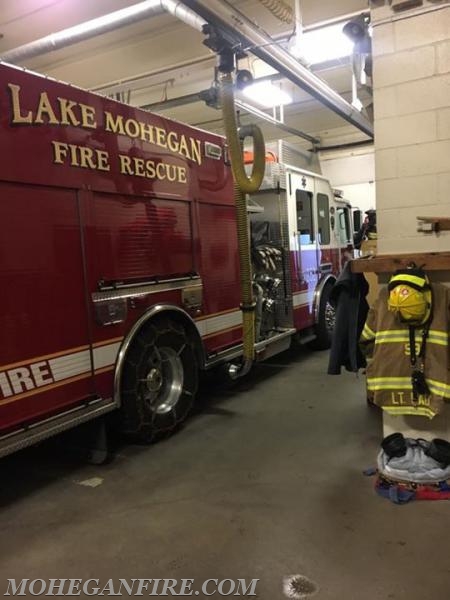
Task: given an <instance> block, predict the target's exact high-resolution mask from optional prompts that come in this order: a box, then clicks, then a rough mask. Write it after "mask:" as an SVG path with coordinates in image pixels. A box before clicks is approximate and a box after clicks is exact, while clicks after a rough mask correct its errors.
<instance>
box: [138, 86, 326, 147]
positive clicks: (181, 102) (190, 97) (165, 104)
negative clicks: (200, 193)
mask: <svg viewBox="0 0 450 600" xmlns="http://www.w3.org/2000/svg"><path fill="white" fill-rule="evenodd" d="M261 79H264V78H261ZM208 91H209V90H204V91H203V92H195V93H193V94H186V95H185V96H179V97H178V98H171V99H169V100H164V101H162V102H153V103H152V104H145V105H143V106H140V108H142V109H144V110H149V111H151V112H158V111H161V110H167V109H169V108H178V107H180V106H186V105H188V104H193V103H195V102H204V98H203V97H202V94H204V93H205V92H208ZM234 102H235V105H236V106H237V107H238V108H240V109H241V110H244V111H245V112H247V113H250V114H252V115H255V116H256V117H258V118H259V119H261V120H262V121H266V122H267V123H270V124H271V125H274V127H276V128H277V129H280V130H281V131H284V132H286V133H290V134H291V135H295V136H297V137H299V138H302V139H304V140H307V141H308V142H310V143H311V144H313V145H314V146H317V145H318V144H320V140H319V139H318V138H316V137H314V136H312V135H309V133H305V132H304V131H301V130H300V129H297V128H295V127H291V126H289V125H286V123H283V122H282V121H279V120H278V119H275V118H274V117H271V116H270V115H268V114H267V113H265V112H264V111H263V110H260V109H259V108H256V106H252V105H250V104H247V102H243V101H242V100H235V101H234Z"/></svg>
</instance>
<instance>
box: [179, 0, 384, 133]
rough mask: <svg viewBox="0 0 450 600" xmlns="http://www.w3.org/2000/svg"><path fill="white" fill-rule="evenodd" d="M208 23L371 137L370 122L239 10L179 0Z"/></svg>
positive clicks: (216, 2) (216, 0) (214, 1)
mask: <svg viewBox="0 0 450 600" xmlns="http://www.w3.org/2000/svg"><path fill="white" fill-rule="evenodd" d="M181 1H182V2H183V4H185V5H186V6H188V7H189V8H191V9H192V10H194V11H195V12H196V13H197V14H198V15H200V16H201V17H202V18H204V19H205V20H206V21H208V23H210V24H211V25H213V26H215V27H217V28H219V29H220V30H221V31H222V32H224V33H225V34H226V35H228V36H230V37H231V38H233V39H234V40H235V42H236V45H237V46H238V45H241V46H242V47H243V48H244V49H247V48H248V49H249V50H250V51H251V52H252V53H253V54H254V55H255V56H257V57H258V58H261V59H262V60H263V61H264V62H266V63H267V64H269V65H270V66H271V67H273V68H274V69H276V70H277V71H278V72H279V73H281V74H282V75H284V77H286V78H287V79H289V80H290V81H292V82H293V83H294V84H295V85H297V86H299V87H301V88H302V89H304V90H305V91H306V92H308V93H309V94H311V95H312V96H314V97H315V98H316V99H317V100H319V101H320V102H321V103H322V104H324V105H325V106H328V108H330V109H331V110H333V111H334V112H335V113H337V114H338V115H340V116H341V117H342V118H344V119H345V120H346V121H348V122H349V123H351V124H352V125H354V126H355V127H357V128H358V129H360V130H361V131H363V132H364V133H365V134H366V135H368V136H369V137H373V125H372V123H371V122H370V121H369V120H368V119H367V118H366V117H365V116H364V115H363V114H361V113H360V112H359V111H357V110H356V109H355V108H354V107H353V106H352V105H351V104H350V103H349V102H347V100H345V99H344V98H342V96H340V95H339V94H338V93H337V92H335V91H334V90H333V89H332V88H330V87H329V86H328V85H327V84H326V83H325V82H324V81H322V79H320V78H319V77H317V75H314V73H312V72H311V71H310V70H309V69H308V68H306V67H304V66H303V65H302V64H301V63H300V62H299V61H298V60H297V59H296V58H295V57H294V56H292V55H291V54H289V52H287V51H286V50H284V49H283V48H281V47H280V46H279V45H278V44H277V43H276V42H275V40H273V39H272V38H271V37H270V36H269V35H268V34H267V33H265V32H264V31H263V30H262V29H260V28H259V27H258V26H257V25H255V24H254V23H253V22H252V21H250V19H248V18H247V17H245V16H244V15H243V14H242V13H240V12H238V11H236V10H235V9H234V8H233V7H232V6H230V5H228V4H226V5H225V4H224V3H222V2H221V1H220V0H207V1H206V0H181Z"/></svg>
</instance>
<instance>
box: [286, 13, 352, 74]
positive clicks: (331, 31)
mask: <svg viewBox="0 0 450 600" xmlns="http://www.w3.org/2000/svg"><path fill="white" fill-rule="evenodd" d="M343 27H344V24H343V23H337V24H336V25H329V26H328V27H321V28H320V29H314V30H313V31H305V32H304V33H302V35H301V36H300V40H299V42H300V43H299V47H298V48H297V49H296V50H297V52H298V53H299V54H300V56H301V57H302V58H303V59H304V60H305V61H306V62H307V63H309V64H311V65H315V64H317V63H321V62H326V61H328V60H334V59H338V58H344V57H345V56H350V55H351V54H352V53H353V42H351V41H350V40H349V39H348V37H347V36H346V35H345V34H344V32H343V31H342V30H343Z"/></svg>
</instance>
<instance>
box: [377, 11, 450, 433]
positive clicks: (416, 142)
mask: <svg viewBox="0 0 450 600" xmlns="http://www.w3.org/2000/svg"><path fill="white" fill-rule="evenodd" d="M380 4H382V5H381V6H380ZM372 24H373V52H374V105H375V168H376V186H377V220H378V238H379V239H378V252H379V254H395V253H398V254H401V253H408V252H420V251H424V252H429V251H437V252H439V251H441V252H443V251H449V250H450V234H449V233H448V232H443V233H442V234H439V236H436V235H434V234H430V235H425V234H423V233H418V232H417V221H416V217H417V216H419V215H423V214H426V215H429V216H433V215H434V216H442V217H445V216H447V217H448V216H450V161H449V156H450V109H449V108H448V104H449V94H448V90H449V81H450V41H449V39H448V32H449V30H450V6H449V5H448V3H444V4H442V3H435V2H427V1H425V2H423V4H422V6H421V7H420V8H419V9H417V8H416V9H414V8H412V9H406V10H402V11H400V12H394V11H393V10H392V8H391V7H390V5H389V3H388V2H385V3H377V5H376V6H375V7H373V8H372ZM431 276H432V278H433V279H434V280H437V279H438V280H440V281H442V282H444V283H447V284H448V283H449V282H450V271H446V272H440V273H438V274H436V273H431ZM384 430H385V431H384V433H385V434H386V435H387V434H389V433H392V432H394V431H400V432H403V433H404V434H405V435H410V436H411V437H414V438H417V437H423V436H424V435H427V437H441V438H445V439H448V440H450V406H448V405H447V406H446V410H445V411H444V413H443V414H442V415H438V416H437V417H435V418H434V419H432V420H431V421H429V420H428V419H426V418H421V417H391V416H387V415H384Z"/></svg>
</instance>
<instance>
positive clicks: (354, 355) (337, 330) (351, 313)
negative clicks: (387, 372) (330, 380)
mask: <svg viewBox="0 0 450 600" xmlns="http://www.w3.org/2000/svg"><path fill="white" fill-rule="evenodd" d="M368 291H369V284H368V283H367V281H366V279H365V277H364V275H362V274H361V273H352V271H351V268H350V263H349V262H348V263H347V264H346V265H345V267H344V269H343V271H342V273H341V274H340V276H339V278H338V280H337V281H336V283H335V285H334V287H333V289H332V291H331V295H330V303H331V304H332V306H333V307H334V308H335V310H336V320H335V326H334V332H333V338H332V342H331V350H330V360H329V363H328V374H329V375H340V373H341V367H345V368H346V369H347V371H358V369H360V368H362V367H365V366H366V360H365V358H364V356H363V354H362V352H361V350H360V348H359V338H360V335H361V332H362V330H363V328H364V323H365V321H366V317H367V313H368V310H369V305H368V303H367V300H366V296H367V293H368Z"/></svg>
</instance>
